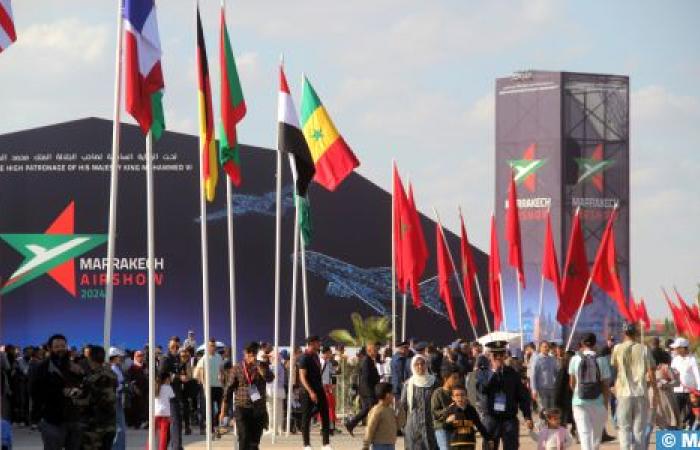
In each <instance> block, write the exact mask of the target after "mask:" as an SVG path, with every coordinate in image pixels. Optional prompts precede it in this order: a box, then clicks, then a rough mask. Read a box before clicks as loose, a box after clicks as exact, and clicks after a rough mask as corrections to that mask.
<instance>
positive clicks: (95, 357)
mask: <svg viewBox="0 0 700 450" xmlns="http://www.w3.org/2000/svg"><path fill="white" fill-rule="evenodd" d="M89 361H90V371H89V372H88V374H87V375H86V377H85V379H84V382H83V386H84V391H85V395H86V397H87V401H88V404H87V408H86V414H85V420H86V427H85V431H84V432H83V444H82V448H83V450H110V449H111V448H112V442H113V441H114V435H115V434H116V431H117V412H116V403H117V376H116V375H115V374H114V372H112V369H110V368H109V366H106V365H105V350H104V348H102V347H100V346H98V345H95V346H91V349H90V360H89Z"/></svg>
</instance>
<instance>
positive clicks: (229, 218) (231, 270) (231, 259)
mask: <svg viewBox="0 0 700 450" xmlns="http://www.w3.org/2000/svg"><path fill="white" fill-rule="evenodd" d="M221 11H222V13H223V14H224V16H225V15H226V0H221ZM225 178H226V225H227V231H228V291H229V303H230V314H231V359H232V360H233V361H234V363H235V362H236V361H237V353H238V352H237V348H238V342H237V339H236V336H237V333H236V331H237V327H236V314H237V311H236V258H235V255H236V253H235V251H234V244H235V242H234V241H233V192H232V190H233V186H232V185H231V180H229V179H228V177H225Z"/></svg>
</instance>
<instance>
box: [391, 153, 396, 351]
mask: <svg viewBox="0 0 700 450" xmlns="http://www.w3.org/2000/svg"><path fill="white" fill-rule="evenodd" d="M395 164H396V160H395V159H392V160H391V348H392V351H393V349H395V348H396V236H394V229H395V228H396V218H395V217H394V213H395V211H396V192H394V165H395Z"/></svg>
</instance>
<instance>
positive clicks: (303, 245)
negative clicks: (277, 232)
mask: <svg viewBox="0 0 700 450" xmlns="http://www.w3.org/2000/svg"><path fill="white" fill-rule="evenodd" d="M304 78H305V74H304V72H302V73H301V87H302V89H304ZM302 98H304V96H303V94H302ZM289 161H290V164H294V166H293V167H294V170H295V171H296V161H294V158H292V155H289ZM294 192H295V193H296V185H295V188H294ZM307 195H308V191H307ZM294 202H295V206H296V199H295V200H294ZM297 209H298V208H297ZM296 221H297V222H298V221H299V217H297V218H296ZM298 236H299V238H298V239H299V240H300V244H301V290H302V297H303V300H304V335H305V336H306V337H308V336H310V335H311V331H310V329H309V289H308V286H307V284H306V243H305V242H304V238H303V237H302V236H301V234H300V233H298ZM294 261H296V254H295V255H294Z"/></svg>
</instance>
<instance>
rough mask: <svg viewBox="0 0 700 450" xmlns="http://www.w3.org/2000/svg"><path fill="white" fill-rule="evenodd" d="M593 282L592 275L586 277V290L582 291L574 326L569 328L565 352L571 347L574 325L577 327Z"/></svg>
mask: <svg viewBox="0 0 700 450" xmlns="http://www.w3.org/2000/svg"><path fill="white" fill-rule="evenodd" d="M592 282H593V275H591V276H589V277H588V282H587V283H586V289H584V290H583V296H581V303H580V304H579V306H578V310H577V311H576V318H575V319H574V324H573V326H572V327H571V330H570V331H569V338H568V339H567V341H566V348H565V350H566V351H567V352H568V351H569V347H571V340H572V339H573V338H574V331H576V325H578V318H579V316H580V315H581V310H582V309H583V303H584V302H585V301H586V297H588V291H589V290H590V289H591V283H592Z"/></svg>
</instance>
